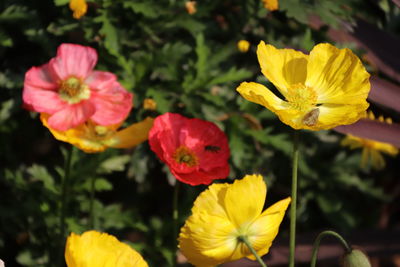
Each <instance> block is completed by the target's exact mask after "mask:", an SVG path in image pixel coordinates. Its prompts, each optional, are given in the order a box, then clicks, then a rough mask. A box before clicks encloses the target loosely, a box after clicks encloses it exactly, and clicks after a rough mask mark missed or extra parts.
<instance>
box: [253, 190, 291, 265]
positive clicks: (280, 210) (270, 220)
mask: <svg viewBox="0 0 400 267" xmlns="http://www.w3.org/2000/svg"><path fill="white" fill-rule="evenodd" d="M290 201H291V198H290V197H288V198H286V199H283V200H281V201H279V202H277V203H275V204H274V205H272V206H271V207H269V208H268V209H266V210H265V211H264V212H263V213H262V214H261V215H260V216H259V217H258V218H257V219H256V220H255V221H254V222H253V223H252V224H251V226H250V227H249V228H248V231H247V236H248V239H249V242H250V244H251V245H252V246H253V248H254V249H255V250H256V251H257V253H258V254H259V255H260V256H263V255H264V254H266V253H268V251H269V248H270V247H271V245H272V241H273V240H274V239H275V237H276V235H277V234H278V231H279V226H280V224H281V222H282V220H283V217H284V216H285V212H286V209H287V207H288V205H289V203H290ZM248 258H250V259H253V260H255V257H254V256H253V255H250V256H248Z"/></svg>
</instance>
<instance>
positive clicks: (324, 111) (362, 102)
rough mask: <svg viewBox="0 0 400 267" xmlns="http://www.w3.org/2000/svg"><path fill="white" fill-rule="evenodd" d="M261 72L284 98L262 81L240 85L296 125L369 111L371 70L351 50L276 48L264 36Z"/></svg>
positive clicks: (339, 120) (342, 120) (321, 124)
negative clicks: (369, 71) (306, 50)
mask: <svg viewBox="0 0 400 267" xmlns="http://www.w3.org/2000/svg"><path fill="white" fill-rule="evenodd" d="M257 56H258V61H259V63H260V65H261V72H262V73H263V74H264V76H265V77H267V78H268V80H269V81H271V82H272V83H273V84H274V85H275V87H276V88H277V89H278V91H279V93H280V94H281V95H282V96H283V98H284V99H281V98H280V97H278V96H276V95H275V94H274V93H272V91H270V90H269V89H268V88H267V87H265V86H264V85H262V84H259V83H254V82H243V83H242V84H240V86H239V87H238V88H237V89H236V90H237V91H238V92H239V93H240V94H241V95H242V96H243V97H244V98H245V99H247V100H249V101H252V102H255V103H257V104H260V105H262V106H264V107H266V108H268V109H270V110H271V111H272V112H274V113H275V114H276V115H277V116H278V117H279V119H280V120H281V121H282V122H283V123H285V124H287V125H289V126H291V127H293V128H294V129H309V130H314V131H317V130H324V129H331V128H334V127H336V126H339V125H346V124H352V123H354V122H356V121H357V120H359V119H360V118H361V117H363V116H365V110H366V109H367V108H368V106H369V104H368V102H367V101H366V99H367V96H368V93H369V90H370V83H369V74H368V72H367V71H366V70H365V68H364V66H363V65H362V63H361V61H360V60H359V59H358V58H357V56H355V55H354V54H353V53H352V52H351V50H349V49H347V48H345V49H338V48H336V47H334V46H332V45H330V44H318V45H316V46H315V47H314V48H313V50H312V51H311V52H310V55H305V54H303V53H302V52H299V51H295V50H293V49H276V48H275V47H273V46H272V45H266V44H265V43H264V42H263V41H261V43H260V44H259V45H258V49H257Z"/></svg>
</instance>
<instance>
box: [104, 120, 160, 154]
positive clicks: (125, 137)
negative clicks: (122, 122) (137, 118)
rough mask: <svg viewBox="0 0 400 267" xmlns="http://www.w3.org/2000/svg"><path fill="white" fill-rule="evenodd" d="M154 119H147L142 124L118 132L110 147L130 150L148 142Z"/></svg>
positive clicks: (135, 124)
mask: <svg viewBox="0 0 400 267" xmlns="http://www.w3.org/2000/svg"><path fill="white" fill-rule="evenodd" d="M153 121H154V119H153V118H150V117H148V118H146V119H144V120H143V121H141V122H138V123H134V124H132V125H131V126H129V127H127V128H125V129H123V130H121V131H118V132H117V133H116V134H115V135H114V136H113V137H112V142H110V144H109V146H110V147H115V148H130V147H134V146H136V145H138V144H140V143H142V142H144V141H146V140H147V138H148V136H149V131H150V129H151V127H152V126H153Z"/></svg>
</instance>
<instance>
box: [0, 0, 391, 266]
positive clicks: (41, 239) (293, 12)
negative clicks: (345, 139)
mask: <svg viewBox="0 0 400 267" xmlns="http://www.w3.org/2000/svg"><path fill="white" fill-rule="evenodd" d="M380 3H381V6H382V7H379V6H368V5H364V1H361V0H352V1H345V0H340V1H330V0H315V1H311V0H310V1H300V0H286V1H285V0H281V1H280V6H281V9H280V10H279V11H276V12H269V11H268V10H266V9H264V8H263V7H262V2H261V1H258V0H252V1H239V0H220V1H212V0H202V1H198V3H197V12H196V13H195V14H193V15H189V14H188V13H187V12H186V10H185V6H184V2H183V1H175V0H168V1H167V0H164V1H156V0H149V1H138V0H94V1H91V2H88V4H89V8H88V13H87V14H86V15H85V16H84V17H82V19H80V20H75V19H74V18H73V17H72V12H71V11H70V10H69V8H68V1H66V0H54V1H51V0H42V1H26V0H3V1H1V3H0V57H1V58H2V60H1V61H0V95H1V103H0V147H1V153H0V162H1V165H2V166H1V169H0V196H1V200H0V211H1V214H2V215H1V218H0V255H2V257H4V258H3V260H4V261H5V262H6V263H8V264H7V265H8V266H56V265H55V264H56V263H55V262H57V258H58V257H59V252H57V250H58V249H59V247H60V246H61V245H60V242H63V240H59V239H58V235H59V233H58V231H59V230H58V225H59V214H60V203H59V200H60V194H61V192H60V184H61V179H62V177H63V175H64V168H63V165H64V161H65V160H66V157H67V154H68V151H69V150H70V149H71V148H70V147H68V145H66V144H62V143H59V142H57V141H55V140H54V139H53V138H52V137H51V135H50V133H49V132H48V131H47V129H46V128H45V127H43V126H42V125H41V123H40V120H39V119H38V116H37V114H33V113H29V112H28V111H26V110H24V109H22V108H21V107H22V103H21V92H22V87H23V80H24V73H25V72H26V71H27V70H28V69H29V68H30V67H32V66H38V65H41V64H43V63H45V62H47V61H48V60H49V59H50V58H51V57H53V56H54V55H55V53H56V48H57V46H58V45H59V44H61V43H79V44H83V45H88V46H92V47H94V48H95V49H96V50H97V51H98V53H99V63H98V65H97V68H98V69H102V70H107V71H111V72H113V73H115V74H116V75H117V76H118V78H119V81H120V82H121V83H122V84H123V86H124V87H125V88H126V89H128V90H130V91H132V92H133V93H134V95H135V96H134V104H135V109H134V110H133V112H132V113H131V115H130V117H129V119H128V120H129V121H138V120H140V119H143V118H144V117H146V116H147V115H153V116H154V115H157V114H162V113H165V112H167V111H170V112H177V113H181V114H183V115H185V116H188V117H196V118H201V119H206V120H210V121H213V122H215V123H217V124H218V126H219V127H220V128H221V129H222V130H224V131H225V133H226V134H227V136H228V139H229V143H230V148H231V161H230V163H231V174H230V176H229V177H230V178H231V179H234V178H241V177H243V176H244V175H245V174H252V173H260V174H262V175H263V176H264V177H266V181H267V184H268V192H269V193H268V194H269V198H268V199H269V201H271V203H273V202H275V201H276V200H278V199H282V198H283V197H286V196H288V195H290V178H289V177H290V164H289V162H290V157H291V134H292V133H291V129H289V127H287V126H284V125H282V124H281V123H280V122H279V120H278V119H277V118H276V117H275V116H274V115H273V114H272V113H271V112H269V111H268V110H266V109H264V108H262V107H261V106H257V105H255V104H253V103H250V102H247V101H245V100H243V99H242V98H241V97H239V96H238V94H237V93H236V91H235V88H236V87H237V86H238V85H239V83H240V82H241V81H245V80H249V81H250V80H251V81H253V80H257V81H258V82H261V83H264V84H266V85H267V86H269V88H273V86H272V84H270V83H269V82H268V81H266V80H265V78H264V77H263V76H262V75H261V73H260V68H259V66H258V64H257V59H256V55H255V50H256V45H257V44H258V43H259V41H260V40H264V41H266V42H268V43H272V44H274V45H276V46H278V47H293V48H296V49H303V50H310V49H311V48H312V46H313V45H314V44H316V43H319V42H327V41H329V39H328V37H327V35H326V31H327V27H334V28H338V27H339V26H338V25H340V21H341V20H347V21H350V22H352V21H354V20H355V18H356V16H365V17H367V18H368V19H369V20H370V21H371V22H373V23H375V24H378V25H381V27H385V25H388V27H389V28H390V30H391V31H396V28H395V26H394V23H395V20H396V19H398V18H399V14H398V13H397V16H396V14H395V13H393V12H392V8H391V7H392V6H393V3H392V2H390V1H380ZM343 6H345V8H343ZM388 6H389V7H388ZM382 14H384V16H382ZM311 15H318V16H320V17H321V19H322V21H323V22H324V23H326V25H327V26H326V27H322V28H321V29H320V30H315V29H313V28H311V27H310V26H309V18H310V16H311ZM397 30H398V28H397ZM241 39H246V40H248V41H249V42H250V43H251V48H250V50H249V52H248V53H241V52H239V51H238V50H237V48H236V43H237V41H239V40H241ZM149 97H150V98H153V99H154V100H155V101H156V103H157V111H156V112H153V111H147V110H144V109H143V108H142V102H143V100H144V99H145V98H149ZM301 135H302V143H303V145H302V147H301V150H302V156H301V159H300V184H299V191H300V196H299V201H300V212H299V215H298V216H299V220H300V225H299V227H300V230H302V231H307V230H311V229H316V228H317V229H318V228H322V227H324V228H325V227H327V226H329V227H336V228H339V229H340V230H342V231H350V230H352V229H354V228H357V227H371V226H373V225H375V223H376V220H375V219H374V218H376V216H374V215H375V214H372V215H371V210H373V208H374V207H379V206H380V205H381V204H382V203H385V202H387V201H390V199H391V197H390V195H387V194H385V193H384V191H383V188H382V184H383V182H384V181H382V180H381V179H379V177H386V178H385V180H388V179H389V180H390V177H392V176H393V174H394V173H395V171H396V170H395V169H394V168H390V167H393V161H394V160H392V161H390V162H388V168H387V169H386V170H385V171H384V174H381V173H375V172H369V171H361V170H360V169H359V160H360V155H359V153H357V152H353V151H347V150H346V149H344V148H342V147H340V146H339V143H340V138H341V136H340V135H338V134H336V133H333V132H318V133H316V132H309V131H304V132H302V134H301ZM72 166H73V168H72V172H71V177H70V181H71V184H70V186H69V190H68V199H69V205H68V207H67V210H68V213H67V215H68V216H67V224H68V225H67V226H68V231H74V232H78V233H80V232H82V231H84V230H87V229H88V228H89V223H90V222H89V219H88V213H89V210H90V204H89V203H90V199H91V195H90V191H91V188H92V186H94V189H95V195H94V204H93V207H94V212H95V214H96V217H95V221H94V226H95V227H94V228H95V229H98V230H101V231H106V232H108V233H110V234H114V235H116V236H118V237H119V238H120V239H123V240H128V241H129V242H130V244H132V246H134V248H135V249H137V250H138V251H139V252H141V253H142V255H143V257H144V258H145V259H146V260H147V261H148V262H149V265H150V266H166V265H167V263H169V264H170V260H171V250H170V248H171V246H173V244H174V239H175V237H173V236H172V234H171V233H172V231H171V229H172V227H173V226H172V223H171V222H170V220H169V218H170V217H171V209H172V207H171V205H172V187H171V185H170V182H171V181H173V179H171V177H170V174H169V173H168V169H167V168H163V166H162V164H161V163H160V162H159V161H158V159H157V158H156V157H155V155H154V154H152V152H151V151H150V149H149V147H148V145H147V144H142V145H140V146H139V147H137V148H135V149H133V150H115V149H109V150H107V151H106V152H104V153H101V154H96V155H94V154H84V153H83V152H81V151H78V150H75V149H74V150H73V158H72ZM388 177H389V178H388ZM203 189H204V187H203V186H197V187H189V186H183V189H182V191H181V194H180V196H179V197H180V203H179V205H180V210H181V213H180V221H181V222H182V223H183V221H184V219H185V218H186V217H187V216H188V215H189V213H190V207H191V206H192V203H193V200H194V199H195V198H196V196H197V195H198V194H199V192H201V191H202V190H203ZM359 203H365V204H364V205H361V206H360V205H359ZM267 205H268V206H269V205H270V203H267ZM282 229H285V228H284V227H283V228H282ZM3 255H4V256H3ZM58 266H60V265H58Z"/></svg>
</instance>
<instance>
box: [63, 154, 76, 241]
mask: <svg viewBox="0 0 400 267" xmlns="http://www.w3.org/2000/svg"><path fill="white" fill-rule="evenodd" d="M73 151H74V148H73V147H70V149H69V151H68V155H67V158H66V160H65V163H64V177H63V179H62V181H61V214H60V237H61V238H62V240H64V238H65V237H66V236H65V216H66V213H67V201H68V185H69V178H70V172H71V162H72V154H73Z"/></svg>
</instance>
